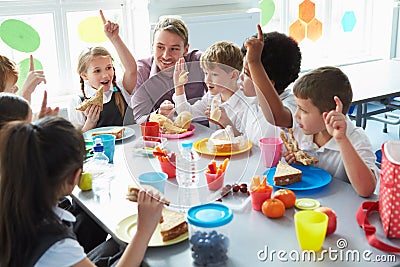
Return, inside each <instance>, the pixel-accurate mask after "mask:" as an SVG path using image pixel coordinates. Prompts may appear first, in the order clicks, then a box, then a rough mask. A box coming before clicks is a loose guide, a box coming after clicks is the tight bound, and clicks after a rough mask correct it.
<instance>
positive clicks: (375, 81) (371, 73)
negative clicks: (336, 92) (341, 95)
mask: <svg viewBox="0 0 400 267" xmlns="http://www.w3.org/2000/svg"><path fill="white" fill-rule="evenodd" d="M340 69H341V70H342V71H343V72H344V73H345V74H346V75H347V76H348V78H349V80H350V84H351V87H352V89H353V104H360V103H365V102H370V101H374V100H379V99H381V98H388V97H392V96H399V95H400V79H399V73H400V61H398V60H377V61H371V62H364V63H359V64H354V65H348V66H343V67H340Z"/></svg>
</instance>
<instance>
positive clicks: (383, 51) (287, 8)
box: [260, 0, 393, 69]
mask: <svg viewBox="0 0 400 267" xmlns="http://www.w3.org/2000/svg"><path fill="white" fill-rule="evenodd" d="M392 3H393V1H392V0H384V1H382V0H381V1H379V0H365V1H349V0H334V1H333V0H290V1H289V0H283V1H279V0H263V1H261V2H260V8H261V11H262V14H261V21H262V22H263V24H262V26H263V29H264V31H273V30H276V31H281V32H284V33H286V34H288V35H290V36H292V37H293V38H294V39H296V40H297V41H298V42H299V46H300V48H301V51H302V55H303V60H302V68H303V69H310V68H315V67H318V66H321V65H328V64H329V65H342V64H350V63H354V62H360V61H367V60H373V59H377V58H385V57H388V56H389V50H390V35H391V20H392V17H391V16H392Z"/></svg>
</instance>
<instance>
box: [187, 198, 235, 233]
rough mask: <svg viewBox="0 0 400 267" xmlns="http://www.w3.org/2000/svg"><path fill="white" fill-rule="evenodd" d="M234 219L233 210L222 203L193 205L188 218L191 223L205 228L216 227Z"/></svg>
mask: <svg viewBox="0 0 400 267" xmlns="http://www.w3.org/2000/svg"><path fill="white" fill-rule="evenodd" d="M232 219H233V213H232V210H231V209H230V208H229V207H227V206H225V205H223V204H220V203H208V204H203V205H198V206H194V207H191V208H190V209H189V210H188V215H187V220H188V222H189V223H190V224H192V225H194V226H198V227H203V228H214V227H219V226H223V225H225V224H228V223H229V222H230V221H232Z"/></svg>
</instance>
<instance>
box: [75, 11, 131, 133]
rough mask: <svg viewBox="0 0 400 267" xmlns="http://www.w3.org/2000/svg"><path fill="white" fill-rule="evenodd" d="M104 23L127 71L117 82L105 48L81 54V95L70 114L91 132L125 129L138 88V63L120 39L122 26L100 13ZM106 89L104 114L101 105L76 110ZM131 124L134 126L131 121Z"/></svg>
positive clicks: (79, 72) (78, 123)
mask: <svg viewBox="0 0 400 267" xmlns="http://www.w3.org/2000/svg"><path fill="white" fill-rule="evenodd" d="M100 16H101V18H102V20H103V23H104V33H105V34H106V36H107V37H108V38H109V40H110V41H111V43H112V44H113V46H114V47H115V49H116V51H117V53H118V56H119V58H120V59H121V62H122V65H123V67H124V69H125V71H124V74H123V77H122V80H117V79H116V75H115V68H114V66H113V60H112V57H111V54H110V53H109V52H108V51H107V50H106V49H105V48H104V47H99V46H98V47H91V48H88V49H85V50H84V51H82V53H81V54H80V56H79V59H78V69H77V71H78V74H79V75H80V83H81V91H82V96H77V97H76V98H75V99H73V100H72V101H71V104H70V107H69V110H68V115H69V119H70V120H71V122H73V123H74V124H76V125H78V126H80V127H82V131H83V132H85V131H88V130H90V129H93V128H96V127H103V126H122V125H123V123H124V116H125V113H126V111H127V109H128V103H130V98H131V95H132V93H133V89H134V88H135V85H136V79H137V69H136V61H135V59H134V57H133V56H132V54H131V53H130V51H129V49H128V48H127V47H126V45H125V44H124V42H123V41H122V39H121V37H120V36H119V26H118V24H116V23H113V22H111V21H109V20H106V18H105V17H104V14H103V12H102V11H101V10H100ZM101 86H103V90H104V93H103V104H104V105H103V111H101V110H100V107H99V106H96V105H90V106H89V107H88V108H87V109H85V110H84V111H78V110H76V109H75V108H76V107H77V106H79V105H80V104H81V103H82V102H83V101H84V100H85V99H89V98H90V97H92V96H93V95H95V94H96V91H97V90H98V89H99V88H100V87H101ZM129 123H133V121H132V122H129Z"/></svg>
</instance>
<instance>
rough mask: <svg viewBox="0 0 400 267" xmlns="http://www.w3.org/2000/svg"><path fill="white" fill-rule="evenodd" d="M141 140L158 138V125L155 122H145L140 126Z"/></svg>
mask: <svg viewBox="0 0 400 267" xmlns="http://www.w3.org/2000/svg"><path fill="white" fill-rule="evenodd" d="M140 130H141V132H142V136H143V138H146V136H150V137H158V136H159V135H160V124H158V122H155V121H147V122H143V123H141V124H140Z"/></svg>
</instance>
